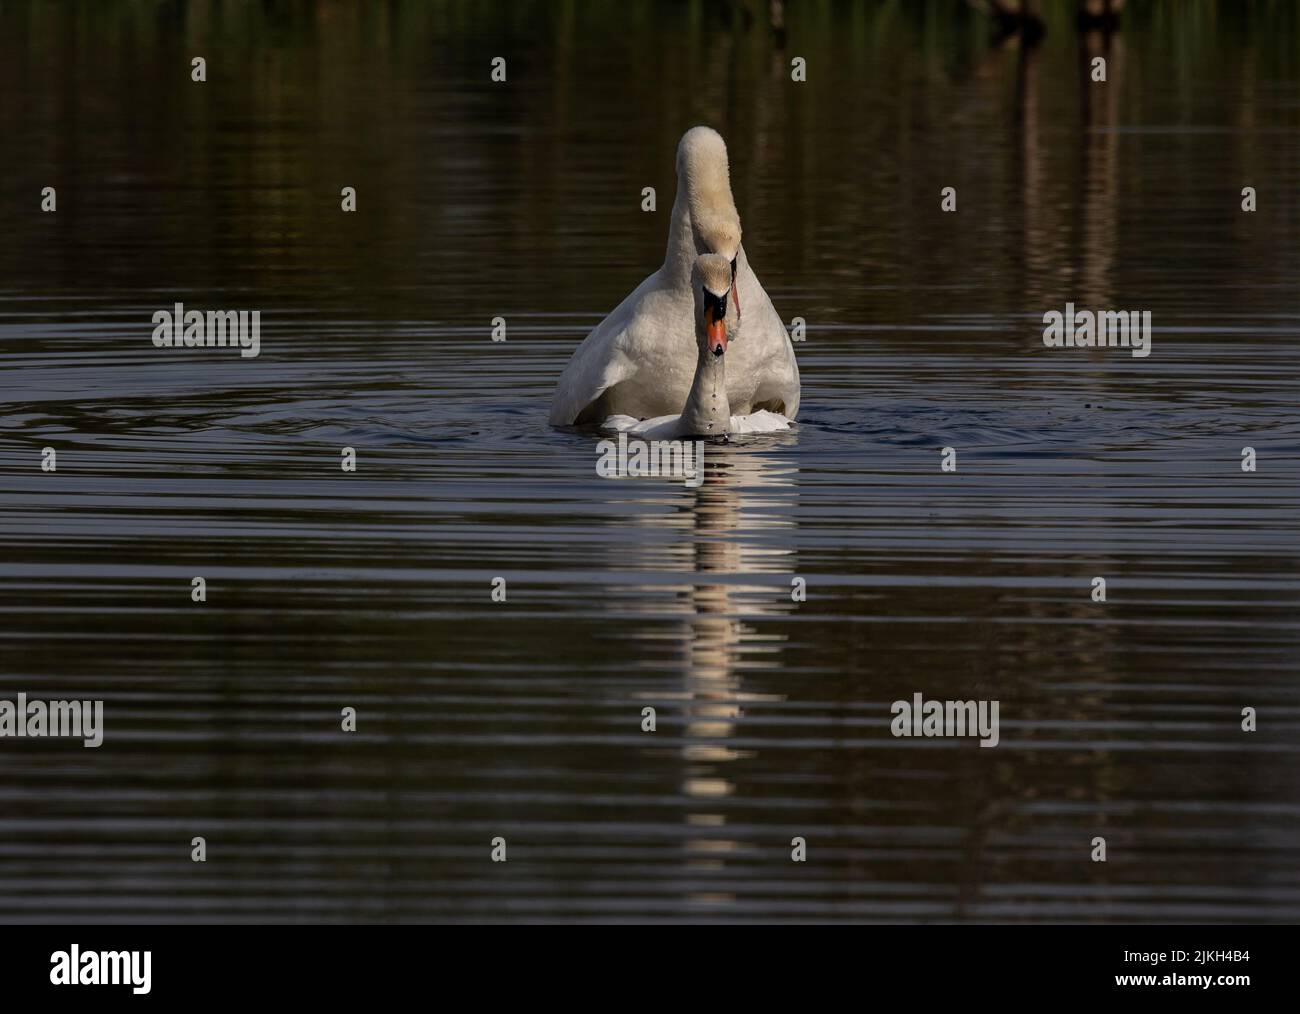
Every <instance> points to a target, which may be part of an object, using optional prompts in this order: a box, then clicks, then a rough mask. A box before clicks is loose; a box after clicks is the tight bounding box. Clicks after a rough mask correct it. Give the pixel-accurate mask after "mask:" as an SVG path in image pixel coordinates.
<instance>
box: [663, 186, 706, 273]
mask: <svg viewBox="0 0 1300 1014" xmlns="http://www.w3.org/2000/svg"><path fill="white" fill-rule="evenodd" d="M697 256H698V254H697V252H696V250H695V231H694V229H693V228H692V227H691V207H690V203H689V202H688V201H687V198H686V187H685V186H684V185H680V184H679V185H678V187H677V199H676V200H674V201H673V217H672V221H671V222H670V223H669V225H668V250H667V252H666V253H665V254H664V266H663V268H662V270H663V273H664V274H665V275H667V276H668V277H669V278H670V279H671V280H673V281H679V282H686V283H689V282H690V278H691V265H693V264H694V263H695V258H696V257H697Z"/></svg>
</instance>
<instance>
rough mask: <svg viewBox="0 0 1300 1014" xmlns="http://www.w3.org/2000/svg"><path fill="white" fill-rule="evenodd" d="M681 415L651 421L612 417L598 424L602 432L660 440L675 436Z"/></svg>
mask: <svg viewBox="0 0 1300 1014" xmlns="http://www.w3.org/2000/svg"><path fill="white" fill-rule="evenodd" d="M680 419H681V415H680V414H679V415H660V416H655V417H654V418H653V419H634V418H633V417H632V416H630V415H612V416H610V417H609V418H608V419H606V420H605V421H604V422H603V423H601V424H600V428H601V429H602V430H612V431H613V432H615V433H628V434H631V435H632V436H634V437H645V438H647V439H649V440H662V439H664V438H667V437H675V436H677V423H678V422H679V420H680Z"/></svg>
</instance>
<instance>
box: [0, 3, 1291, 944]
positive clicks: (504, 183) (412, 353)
mask: <svg viewBox="0 0 1300 1014" xmlns="http://www.w3.org/2000/svg"><path fill="white" fill-rule="evenodd" d="M1047 6H1048V8H1049V13H1050V18H1049V25H1048V33H1047V36H1046V38H1045V39H1044V41H1043V44H1042V45H1041V46H1039V47H1038V48H1037V49H1035V50H1032V51H1031V52H1028V53H1023V52H1021V50H1020V48H1019V47H1018V46H1017V45H1016V43H1015V42H1014V41H1013V42H1011V43H1009V44H1007V45H1006V46H1004V47H1001V48H993V47H990V45H989V33H990V28H989V25H988V23H987V22H986V21H984V20H983V19H982V18H981V17H979V16H978V15H977V14H975V13H974V12H971V11H969V10H966V9H965V8H964V7H963V5H960V4H958V3H955V2H954V3H945V2H934V3H905V4H904V3H897V2H893V3H872V2H863V3H857V4H849V3H838V4H837V3H820V2H798V3H793V4H791V5H790V11H789V29H790V34H789V41H788V44H787V47H786V50H785V51H784V52H782V51H780V50H778V49H776V48H775V47H774V45H773V42H772V39H771V35H770V33H769V32H768V31H767V29H766V28H765V27H763V26H755V27H754V28H752V29H751V30H749V31H748V32H745V31H742V30H741V29H740V28H739V27H738V26H737V27H735V28H733V29H732V30H728V29H727V28H725V26H724V25H723V23H722V21H721V19H720V17H719V15H718V13H717V11H716V9H715V8H714V6H713V5H710V4H703V3H696V4H689V3H682V4H677V3H648V2H646V3H630V4H587V3H504V2H501V3H495V2H490V3H469V2H463V3H446V4H438V3H433V4H420V3H391V4H359V5H352V4H346V3H320V4H312V3H299V4H285V5H281V6H274V5H256V4H249V5H223V4H216V3H211V4H209V3H194V4H191V5H188V6H185V5H181V4H154V3H122V4H89V3H87V4H82V5H44V4H37V3H31V4H27V3H6V4H3V5H0V179H2V180H3V195H2V203H0V225H2V226H3V228H2V229H0V510H2V513H0V696H4V697H13V696H14V695H16V694H17V693H18V692H19V691H23V692H26V693H27V694H28V695H29V696H31V697H44V698H50V697H67V696H79V697H95V698H101V699H103V700H104V701H105V709H106V725H107V730H106V734H105V741H104V745H103V746H102V747H101V748H100V749H98V750H87V749H84V748H82V746H81V745H80V744H79V743H75V742H70V741H66V740H63V741H57V740H21V741H20V740H13V739H4V740H0V772H2V773H0V918H3V919H5V920H11V921H12V920H68V919H90V920H97V919H119V920H120V919H128V920H129V919H148V918H165V919H171V920H189V919H196V920H358V919H360V920H372V919H373V920H427V919H443V920H457V919H493V918H498V919H499V918H509V919H532V918H580V919H638V920H644V919H711V920H712V919H728V920H730V919H736V920H744V919H755V918H762V919H796V920H797V919H820V920H836V919H857V920H966V919H970V920H1061V919H1065V920H1251V921H1260V920H1264V921H1275V920H1276V921H1294V920H1296V919H1297V917H1300V863H1298V862H1297V860H1298V859H1300V686H1298V684H1297V660H1298V658H1300V651H1298V649H1300V619H1298V618H1297V610H1298V607H1300V510H1298V509H1297V508H1298V507H1300V419H1298V417H1297V412H1296V403H1297V391H1298V390H1300V387H1298V385H1300V360H1298V359H1297V340H1298V338H1300V292H1298V291H1297V278H1298V277H1300V275H1298V269H1300V241H1297V236H1300V67H1298V66H1297V59H1298V57H1300V47H1298V46H1297V45H1296V40H1297V36H1298V32H1297V29H1298V28H1300V16H1298V15H1297V11H1296V9H1295V8H1294V7H1292V6H1291V5H1289V4H1270V3H1222V4H1218V3H1212V2H1200V0H1187V2H1172V0H1171V2H1163V3H1161V2H1146V3H1142V2H1139V0H1134V2H1133V3H1131V4H1130V10H1129V11H1128V12H1127V13H1126V20H1125V23H1124V25H1123V28H1122V30H1121V32H1120V33H1119V34H1117V35H1115V36H1113V37H1111V38H1110V39H1109V40H1106V39H1104V38H1102V37H1101V36H1096V35H1094V36H1080V34H1079V33H1078V32H1077V31H1076V29H1075V26H1074V22H1073V19H1072V16H1071V14H1070V10H1069V9H1068V8H1067V7H1066V6H1064V5H1053V4H1051V3H1049V4H1048V5H1047ZM196 55H202V56H205V57H206V59H207V61H208V80H207V82H206V83H204V84H195V83H192V82H191V81H190V80H189V63H190V59H191V58H192V57H193V56H196ZM497 55H500V56H504V57H506V58H507V61H508V79H507V82H506V83H505V84H492V83H491V82H490V81H489V76H488V75H489V70H490V61H491V58H492V57H493V56H497ZM799 55H801V56H804V57H805V58H806V59H807V61H808V80H807V82H806V83H803V84H793V83H791V81H790V80H789V61H790V59H791V58H792V57H793V56H799ZM1094 55H1104V56H1106V57H1107V60H1108V81H1107V83H1106V84H1104V85H1101V84H1096V85H1094V84H1091V83H1090V82H1089V81H1088V78H1087V68H1088V66H1089V64H1088V61H1089V60H1090V58H1091V57H1092V56H1094ZM697 122H706V123H710V124H712V125H714V126H716V127H717V128H718V129H720V130H721V131H722V132H723V134H724V136H725V137H726V138H727V141H728V143H729V146H730V150H731V158H732V178H733V186H734V189H735V192H736V199H737V203H738V205H739V208H740V213H741V216H742V220H743V223H744V227H745V243H746V249H747V250H748V251H749V256H750V259H751V262H752V263H753V264H754V266H755V269H756V270H757V272H758V273H759V276H760V278H761V279H762V280H763V282H764V283H765V285H766V287H767V289H768V292H769V293H770V294H771V296H772V298H773V301H774V303H775V305H776V307H777V309H778V311H779V312H780V313H781V314H782V316H783V317H784V318H785V319H786V320H787V321H789V320H790V319H791V318H793V317H795V316H801V317H803V318H805V320H806V321H807V336H808V337H807V341H806V343H804V344H803V345H801V346H798V352H799V361H800V367H801V369H802V371H803V384H804V390H803V408H802V412H801V415H800V418H799V425H798V427H797V428H796V429H795V430H793V431H791V432H790V433H788V434H780V435H777V436H773V437H766V438H755V439H750V440H747V441H744V442H740V443H736V444H733V445H730V446H726V447H709V448H708V450H707V452H706V460H707V480H706V481H705V483H704V484H703V485H702V486H701V487H700V488H698V489H694V490H692V489H689V488H686V487H684V486H683V485H682V484H681V483H680V482H669V481H666V480H654V479H647V480H622V481H618V480H607V479H602V478H599V477H598V476H597V475H596V472H595V462H596V457H597V456H596V451H595V444H596V438H595V437H593V436H592V435H590V434H583V433H572V432H557V431H553V430H551V429H549V428H548V427H547V425H546V417H547V409H548V405H549V399H550V393H551V390H552V387H553V385H554V382H555V379H556V377H557V376H558V374H559V371H560V370H561V368H562V366H563V364H564V362H565V360H566V358H567V356H568V355H569V353H570V352H571V350H572V349H573V348H574V346H575V345H576V343H577V342H578V341H579V340H580V339H581V338H582V336H583V335H584V334H585V333H586V331H587V330H588V329H589V328H590V327H591V326H592V325H594V324H595V323H596V322H597V321H598V320H599V319H600V318H601V317H602V316H603V315H604V314H605V313H606V312H607V311H608V310H609V309H610V308H611V307H613V306H614V304H616V303H617V302H618V301H619V300H620V299H621V298H622V296H623V295H624V294H625V293H626V292H628V291H630V290H631V289H632V288H633V287H634V286H635V285H636V284H637V282H639V281H640V279H641V278H642V277H643V276H644V275H646V274H648V273H649V272H650V271H651V270H653V269H654V268H655V267H656V266H657V264H658V262H659V260H660V259H661V258H662V255H663V246H664V241H665V237H666V230H667V222H668V209H669V207H670V205H671V203H672V195H673V190H674V176H673V152H674V146H675V144H676V141H677V138H678V137H679V136H680V134H681V132H682V131H683V130H684V129H685V128H686V127H688V126H690V125H692V124H694V123H697ZM45 186H54V187H56V188H57V194H58V197H57V200H58V210H57V212H56V213H54V214H42V213H41V212H40V211H39V200H40V191H41V188H42V187H45ZM343 186H354V187H355V188H356V189H357V194H358V211H357V213H355V214H344V213H342V212H341V211H340V210H339V196H338V195H339V191H340V188H341V187H343ZM645 186H653V187H656V188H657V193H658V211H657V212H655V213H651V214H647V213H643V212H642V211H641V210H640V201H641V188H642V187H645ZM944 186H953V187H955V188H956V189H957V192H958V211H957V213H956V214H943V213H941V212H940V211H939V190H940V188H941V187H944ZM1243 186H1254V187H1256V188H1257V190H1258V201H1259V211H1258V212H1256V213H1254V214H1247V213H1243V212H1242V211H1241V210H1240V201H1241V196H1240V193H1241V188H1242V187H1243ZM1066 300H1072V301H1074V302H1075V303H1076V304H1077V305H1079V306H1080V307H1089V308H1107V309H1111V308H1113V309H1145V310H1150V311H1151V312H1152V316H1153V322H1154V330H1155V334H1154V349H1153V353H1152V355H1151V356H1150V358H1148V359H1145V360H1140V359H1133V358H1131V357H1130V356H1129V355H1128V354H1127V352H1123V351H1119V350H1100V351H1099V350H1048V349H1045V348H1044V347H1043V345H1042V341H1041V334H1042V323H1041V318H1042V314H1043V313H1044V312H1045V311H1047V310H1050V309H1054V308H1055V309H1061V308H1062V307H1063V305H1064V303H1065V301H1066ZM176 301H183V302H185V303H186V304H187V305H188V306H190V307H192V308H202V309H226V308H246V309H260V310H261V311H262V335H261V342H262V350H261V355H260V356H259V357H258V358H256V359H240V358H239V357H238V356H237V355H236V354H234V353H232V352H230V351H227V350H219V349H211V350H160V349H155V348H154V347H153V346H152V344H151V342H150V334H151V330H152V324H151V316H152V314H153V312H154V311H155V310H159V309H163V308H168V307H170V306H171V305H172V303H174V302H176ZM498 315H499V316H502V317H505V318H506V320H507V322H508V340H507V341H506V342H505V343H503V344H494V343H492V342H491V341H490V328H491V320H492V318H493V317H495V316H498ZM45 446H52V447H54V448H55V449H56V450H57V454H58V470H57V472H55V473H46V472H42V471H41V468H40V460H41V448H43V447H45ZM344 446H352V447H354V448H356V451H357V455H358V462H359V463H358V468H357V471H356V473H355V474H346V473H344V472H342V471H341V469H340V464H339V463H340V450H341V448H342V447H344ZM944 446H952V447H954V448H956V449H957V452H958V456H959V457H958V461H959V466H958V471H957V472H956V473H955V474H945V473H943V472H941V471H940V468H939V458H940V454H939V451H940V448H942V447H944ZM1246 446H1250V447H1253V448H1255V450H1256V452H1257V454H1258V470H1257V471H1256V472H1254V473H1245V472H1243V471H1242V468H1241V454H1242V448H1243V447H1246ZM195 575H202V576H203V577H204V578H205V579H206V581H207V589H208V590H207V602H206V603H203V604H197V603H193V602H192V601H191V598H190V581H191V578H192V577H193V576H195ZM796 575H797V576H801V577H803V578H804V579H806V582H807V601H806V602H802V603H797V602H794V601H792V599H791V581H792V578H793V577H794V576H796ZM497 576H501V577H504V578H505V579H506V581H507V587H508V600H507V602H505V603H493V602H492V601H491V599H490V591H491V582H492V579H493V578H494V577H497ZM1094 576H1105V577H1106V578H1107V581H1108V601H1107V602H1106V603H1104V604H1102V603H1096V602H1093V601H1092V599H1091V594H1090V593H1091V583H1092V578H1093V577H1094ZM917 692H920V693H922V694H924V695H925V696H926V697H929V698H940V699H943V698H961V699H968V698H982V699H996V700H998V701H1000V709H1001V710H1000V713H1001V720H1002V729H1001V735H1002V742H1001V745H999V746H998V747H997V748H996V749H979V748H977V747H976V745H975V742H974V741H971V740H964V741H957V740H907V739H895V738H894V737H893V736H892V735H891V734H890V730H889V719H890V704H891V702H893V701H895V700H897V699H909V700H910V699H911V697H912V695H913V694H914V693H917ZM647 706H653V707H655V708H656V709H657V710H658V731H657V732H655V733H653V734H649V733H643V732H642V731H641V729H640V723H641V709H642V708H644V707H647ZM344 707H355V708H356V709H357V711H358V714H359V718H358V730H357V731H356V732H355V733H352V734H347V733H344V732H342V731H341V730H340V727H339V726H340V718H339V716H340V710H341V709H342V708H344ZM1244 707H1253V708H1256V709H1257V710H1258V722H1259V729H1258V731H1257V732H1254V733H1245V732H1242V731H1241V728H1240V723H1241V709H1242V708H1244ZM498 835H499V836H502V837H504V838H505V839H506V840H507V842H508V856H509V861H508V862H507V863H505V864H500V863H492V862H491V861H489V853H490V845H489V842H490V841H491V839H492V838H493V837H495V836H498ZM194 836H203V837H205V838H206V840H207V847H208V861H207V862H206V864H202V865H200V864H195V863H193V862H191V860H190V851H191V845H190V842H191V839H192V838H193V837H194ZM795 836H802V837H804V838H806V840H807V842H808V857H809V861H808V862H806V863H803V864H795V863H792V862H791V861H790V841H791V839H792V837H795ZM1096 836H1102V837H1104V838H1105V839H1106V842H1107V848H1108V861H1107V862H1105V863H1094V862H1092V861H1091V860H1090V852H1091V850H1092V844H1091V843H1092V840H1093V838H1094V837H1096Z"/></svg>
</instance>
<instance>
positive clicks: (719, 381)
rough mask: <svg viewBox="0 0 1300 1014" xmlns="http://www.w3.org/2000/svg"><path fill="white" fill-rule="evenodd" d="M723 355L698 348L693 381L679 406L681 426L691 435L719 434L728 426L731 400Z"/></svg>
mask: <svg viewBox="0 0 1300 1014" xmlns="http://www.w3.org/2000/svg"><path fill="white" fill-rule="evenodd" d="M726 358H727V357H726V355H725V354H724V355H721V356H715V355H713V354H712V353H711V352H709V351H708V350H707V349H700V357H699V360H698V361H697V362H696V364H695V381H694V383H692V384H691V393H690V394H689V395H688V396H687V398H686V407H685V408H684V409H682V420H681V430H682V432H683V433H685V434H688V435H690V436H703V437H707V436H721V435H723V434H725V433H726V432H727V431H728V430H730V429H731V404H730V403H729V402H728V401H727V368H726V365H725V363H724V361H725V359H726Z"/></svg>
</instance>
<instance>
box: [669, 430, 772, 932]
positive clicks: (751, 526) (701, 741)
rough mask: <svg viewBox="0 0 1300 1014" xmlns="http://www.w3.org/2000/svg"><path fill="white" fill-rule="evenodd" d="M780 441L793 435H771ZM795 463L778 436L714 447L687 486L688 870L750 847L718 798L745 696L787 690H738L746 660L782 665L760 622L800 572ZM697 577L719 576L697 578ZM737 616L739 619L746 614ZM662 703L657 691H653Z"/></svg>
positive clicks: (684, 709) (752, 665)
mask: <svg viewBox="0 0 1300 1014" xmlns="http://www.w3.org/2000/svg"><path fill="white" fill-rule="evenodd" d="M778 439H780V440H781V444H788V443H792V442H793V437H783V438H778ZM796 479H797V469H796V468H795V465H794V464H793V461H792V460H791V459H790V456H789V455H786V454H782V453H781V450H780V445H776V446H773V445H772V444H770V443H765V445H764V446H762V447H758V446H756V445H755V443H750V444H728V445H719V446H714V445H710V446H708V447H707V449H706V453H705V477H704V482H703V483H702V484H701V485H700V486H699V487H698V488H696V489H694V490H691V491H689V493H690V496H691V500H690V501H689V502H688V504H689V505H688V506H687V507H685V508H684V510H688V511H689V512H690V513H689V518H690V521H689V525H688V526H686V527H684V528H683V530H682V535H683V541H684V542H685V543H686V546H685V547H684V548H685V549H686V550H687V552H686V554H685V556H684V558H683V557H681V556H680V555H679V554H677V553H674V554H673V556H674V559H675V560H676V559H681V562H682V563H683V564H684V565H686V566H687V567H689V568H690V573H691V574H692V575H694V577H693V580H692V581H691V583H690V584H689V585H688V586H685V587H684V588H683V589H682V590H681V592H680V596H679V599H678V600H677V603H676V606H677V608H679V609H680V610H681V612H682V619H681V623H680V627H679V628H678V630H677V633H678V636H679V637H680V640H681V645H682V653H681V669H682V690H681V694H680V702H681V716H682V721H683V738H684V740H685V743H684V745H683V746H682V748H681V759H682V761H683V773H682V781H681V792H682V795H683V797H684V799H685V801H686V803H687V805H686V808H685V816H684V820H685V823H686V826H687V829H688V833H687V834H686V836H685V839H684V842H683V848H684V849H685V852H686V861H685V867H686V873H687V879H693V877H694V876H698V875H700V874H702V873H707V872H708V871H720V870H721V869H722V868H723V865H724V863H725V861H726V859H727V857H728V856H733V855H736V854H738V853H740V852H741V851H742V850H743V849H744V848H745V847H746V846H745V845H744V844H743V843H742V842H740V841H738V840H736V838H735V837H733V836H729V835H728V834H727V812H726V801H727V800H728V799H729V798H731V797H733V795H734V794H735V793H736V790H737V786H736V783H735V781H734V780H733V778H732V777H730V776H729V772H728V766H729V765H731V764H733V763H734V762H735V761H737V760H739V759H742V758H744V757H746V756H748V754H747V752H746V751H743V750H738V749H736V748H735V747H733V746H732V745H730V744H729V743H728V740H729V739H730V738H731V737H732V736H734V735H735V734H736V730H737V727H738V725H739V724H740V723H741V722H742V721H743V719H744V717H745V708H746V706H747V705H748V704H752V703H754V702H762V701H781V700H784V699H785V698H784V695H776V694H764V693H755V692H752V691H746V690H745V686H744V677H743V675H742V671H741V670H742V660H743V668H745V669H748V670H750V671H753V670H755V669H761V668H765V667H767V668H772V669H776V668H778V667H779V666H780V665H781V653H782V651H783V648H784V642H785V636H784V635H782V634H773V633H770V632H763V631H762V630H761V626H762V620H763V618H764V617H768V616H781V615H785V614H788V613H790V612H791V611H793V610H794V609H795V608H796V603H795V602H794V601H793V599H792V597H791V587H792V586H791V580H792V578H793V577H794V576H795V574H796V572H797V566H796V553H795V539H794V534H795V508H796V503H795V499H796V496H797V491H798V486H797V483H796ZM647 521H648V523H651V524H668V525H673V526H675V527H677V526H681V521H682V518H681V515H680V513H677V514H672V513H658V514H656V515H654V516H652V517H650V518H648V519H647ZM699 575H716V580H701V579H700V577H699ZM742 617H743V618H742ZM659 699H660V700H661V701H662V700H663V697H662V695H660V697H659ZM733 900H734V896H733V895H731V894H730V893H728V892H726V891H717V890H706V889H700V890H690V891H688V892H687V894H686V901H687V902H688V903H690V904H693V905H702V906H709V907H717V906H724V907H725V906H726V905H727V904H729V903H730V902H732V901H733Z"/></svg>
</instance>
